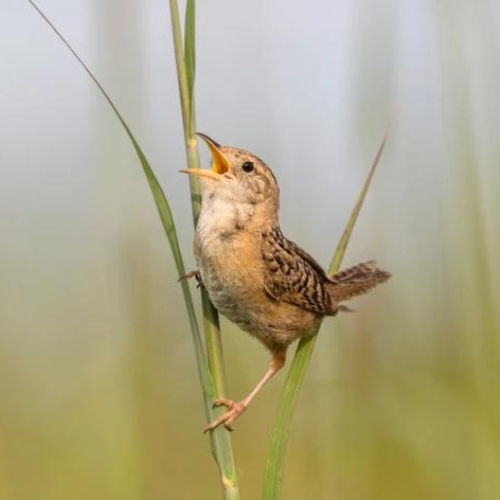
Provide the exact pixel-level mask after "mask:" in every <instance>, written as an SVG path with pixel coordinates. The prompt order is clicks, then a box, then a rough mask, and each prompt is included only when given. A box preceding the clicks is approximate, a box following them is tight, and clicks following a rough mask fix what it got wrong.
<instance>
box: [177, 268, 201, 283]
mask: <svg viewBox="0 0 500 500" xmlns="http://www.w3.org/2000/svg"><path fill="white" fill-rule="evenodd" d="M191 278H196V281H197V282H198V285H197V287H199V286H200V285H201V283H202V281H201V274H200V271H198V270H196V271H189V272H188V273H186V274H184V275H182V276H181V277H180V278H179V279H178V280H177V283H179V281H182V280H189V279H191Z"/></svg>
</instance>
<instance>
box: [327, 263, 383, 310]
mask: <svg viewBox="0 0 500 500" xmlns="http://www.w3.org/2000/svg"><path fill="white" fill-rule="evenodd" d="M390 277H391V274H390V273H389V272H387V271H383V270H382V269H379V268H378V267H377V266H376V265H375V262H374V261H369V262H362V263H361V264H357V265H356V266H353V267H349V268H347V269H344V270H342V271H339V272H338V273H336V274H334V275H332V276H330V283H329V284H328V285H327V286H328V292H329V294H330V297H331V298H332V301H333V302H335V303H339V302H343V301H345V300H349V299H351V298H353V297H356V296H358V295H362V294H364V293H367V292H369V291H370V290H371V289H372V288H374V287H376V286H377V285H378V284H379V283H383V282H384V281H387V280H388V279H389V278H390Z"/></svg>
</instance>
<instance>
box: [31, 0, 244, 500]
mask: <svg viewBox="0 0 500 500" xmlns="http://www.w3.org/2000/svg"><path fill="white" fill-rule="evenodd" d="M28 2H29V3H30V4H31V5H32V6H33V8H34V9H35V10H36V11H37V12H38V14H39V15H40V16H41V17H42V18H43V20H44V21H45V22H46V23H47V24H48V25H49V26H50V27H51V29H52V30H53V31H54V33H55V34H56V35H57V37H58V38H59V39H60V40H61V41H62V42H63V44H64V45H65V46H66V48H67V49H68V50H69V51H70V52H71V54H72V55H73V56H74V57H75V59H76V60H77V61H78V63H79V64H80V65H81V67H82V68H83V69H84V70H85V71H86V73H87V74H88V75H89V76H90V78H91V79H92V81H93V82H94V83H95V85H96V86H97V88H98V89H99V91H100V92H101V93H102V95H103V96H104V98H105V99H106V101H107V102H108V104H109V105H110V106H111V109H112V110H113V112H114V113H115V115H116V117H117V118H118V120H119V122H120V123H121V125H122V126H123V128H124V130H125V132H126V134H127V136H128V138H129V139H130V142H131V143H132V146H133V148H134V150H135V152H136V154H137V156H138V158H139V161H140V164H141V167H142V169H143V172H144V175H145V176H146V179H147V182H148V185H149V187H150V190H151V194H152V195H153V199H154V202H155V205H156V208H157V210H158V214H159V216H160V220H161V223H162V226H163V229H164V231H165V234H166V236H167V238H168V242H169V244H170V248H171V250H172V254H173V257H174V261H175V265H176V268H177V272H178V274H179V276H182V275H184V274H185V266H184V262H183V259H182V253H181V250H180V247H179V241H178V238H177V231H176V228H175V224H174V219H173V216H172V211H171V210H170V206H169V204H168V200H167V198H166V196H165V193H164V191H163V189H162V187H161V185H160V183H159V182H158V179H157V177H156V175H155V174H154V172H153V169H152V168H151V165H150V163H149V161H148V160H147V158H146V155H145V154H144V152H143V150H142V148H141V147H140V146H139V144H138V142H137V140H136V139H135V136H134V135H133V134H132V132H131V129H130V127H129V126H128V124H127V123H126V121H125V119H124V118H123V116H122V114H121V113H120V112H119V110H118V108H117V106H116V105H115V103H114V102H113V100H112V99H111V97H110V96H109V94H108V93H107V92H106V90H105V89H104V87H103V86H102V85H101V83H100V82H99V80H98V79H97V78H96V76H95V75H94V74H93V72H92V71H91V70H90V68H89V67H88V66H87V65H86V64H85V62H84V61H83V60H82V59H81V57H80V56H79V55H78V54H77V52H76V51H75V50H74V49H73V47H72V46H71V45H70V43H69V42H68V41H67V40H66V38H65V37H64V36H63V35H62V34H61V33H60V32H59V30H57V28H56V27H55V26H54V24H53V23H52V22H51V21H50V19H49V18H48V17H47V16H46V15H45V14H44V13H43V12H42V11H41V10H40V8H39V7H38V5H37V4H36V3H35V2H33V1H32V0H28ZM174 3H175V4H176V2H174ZM189 3H192V4H193V5H192V6H191V7H190V8H189V16H187V18H186V20H187V23H186V26H187V27H188V28H189V30H193V34H191V33H190V34H189V37H188V38H187V39H186V40H187V44H188V46H189V45H191V46H190V47H189V51H190V52H191V51H192V54H191V56H190V70H189V71H190V80H189V81H190V82H191V83H190V84H188V79H187V77H186V72H185V71H180V72H179V75H178V78H179V89H180V92H181V106H182V115H183V123H184V132H185V137H186V153H187V158H188V164H189V165H190V166H192V165H193V164H199V156H198V149H197V147H196V139H195V135H194V130H195V129H194V113H193V110H192V108H191V101H192V99H191V98H190V92H189V91H187V90H188V89H189V85H191V86H192V85H193V83H194V2H189ZM171 4H172V2H171ZM175 7H176V9H177V5H175ZM176 12H177V18H178V9H177V10H176ZM179 30H180V28H179ZM173 31H174V41H175V40H176V38H175V37H176V36H177V35H178V33H177V30H176V29H174V30H173ZM181 51H182V42H181ZM178 52H179V51H178V50H177V44H176V61H177V64H178V65H179V64H180V67H181V68H184V60H183V55H182V52H181V53H180V54H179V53H178ZM191 93H192V90H191ZM186 118H187V121H186ZM193 138H194V141H193V140H192V139H193ZM190 187H191V200H192V206H193V217H194V220H195V221H196V219H197V216H198V214H199V206H200V195H199V186H198V184H197V182H191V186H190ZM180 286H181V289H182V293H183V297H184V302H185V305H186V310H187V313H188V319H189V326H190V331H191V335H192V339H193V344H194V348H195V355H196V361H197V366H198V375H199V378H200V383H201V386H202V392H203V402H204V408H205V414H206V418H207V421H211V420H213V419H214V418H216V416H217V414H218V411H215V410H214V409H213V408H212V403H213V400H214V399H215V398H216V397H217V396H218V395H220V394H221V393H222V392H223V375H222V374H223V369H222V358H221V347H220V335H219V329H218V317H217V313H216V311H215V309H214V308H213V306H212V305H211V304H210V302H209V301H208V297H206V294H203V296H202V302H203V316H204V321H203V323H204V327H205V332H206V336H207V351H208V352H209V356H210V362H207V357H206V354H205V352H204V350H203V342H202V340H201V335H200V331H199V326H198V321H197V319H196V312H195V309H194V305H193V299H192V296H191V291H190V289H189V285H188V283H187V281H186V280H183V281H182V282H181V284H180ZM209 341H210V342H209ZM212 373H214V374H215V376H214V377H212ZM210 436H211V445H212V453H213V455H214V457H215V460H216V461H217V464H218V466H219V470H220V473H221V483H222V486H223V492H224V498H225V499H227V500H237V499H238V498H239V492H238V488H237V484H236V469H235V466H234V460H233V454H232V448H231V442H230V439H229V436H228V431H227V430H226V429H218V430H216V431H215V432H212V433H211V435H210Z"/></svg>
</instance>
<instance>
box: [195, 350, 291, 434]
mask: <svg viewBox="0 0 500 500" xmlns="http://www.w3.org/2000/svg"><path fill="white" fill-rule="evenodd" d="M284 364H285V353H284V352H283V351H280V352H275V353H273V358H272V360H271V363H270V365H269V370H267V372H266V373H265V375H264V376H263V377H262V378H261V379H260V380H259V383H258V384H257V385H256V386H255V388H254V389H253V390H252V392H251V393H250V394H249V395H248V396H247V397H246V398H245V399H243V401H240V402H239V403H237V402H235V401H233V400H231V399H225V398H217V399H216V400H215V401H214V408H216V407H218V406H225V407H226V408H227V411H226V412H225V413H224V414H223V415H221V416H220V417H218V418H216V419H215V420H213V421H212V422H210V423H209V424H208V425H207V427H206V428H205V430H204V432H207V431H213V430H214V429H215V428H216V427H218V426H219V425H221V424H223V425H224V427H225V428H226V429H227V430H229V431H232V430H234V429H233V428H232V426H231V424H232V423H233V422H234V421H235V420H236V419H237V418H238V417H239V416H240V415H241V414H242V413H243V412H244V411H245V410H246V409H247V407H248V405H249V404H250V402H251V401H252V399H253V398H254V397H255V396H256V395H257V393H258V392H259V391H260V390H261V389H262V388H263V387H264V386H265V385H266V383H267V382H269V380H270V379H271V378H272V377H273V376H274V374H275V373H276V372H277V371H279V370H280V369H281V368H282V367H283V365H284Z"/></svg>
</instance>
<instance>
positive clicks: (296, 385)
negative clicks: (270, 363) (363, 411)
mask: <svg viewBox="0 0 500 500" xmlns="http://www.w3.org/2000/svg"><path fill="white" fill-rule="evenodd" d="M390 127H391V124H389V126H388V127H387V129H386V132H385V134H384V137H383V139H382V142H381V144H380V146H379V148H378V151H377V154H376V155H375V158H374V160H373V163H372V166H371V168H370V171H369V172H368V176H367V177H366V180H365V182H364V184H363V187H362V189H361V192H360V193H359V195H358V199H357V201H356V204H355V205H354V208H353V210H352V212H351V215H350V217H349V219H348V221H347V224H346V226H345V228H344V232H343V233H342V237H341V238H340V241H339V243H338V245H337V248H336V250H335V253H334V254H333V257H332V260H331V262H330V266H329V268H328V273H329V274H333V273H335V272H337V271H338V270H339V268H340V264H341V263H342V259H343V257H344V254H345V251H346V249H347V245H348V243H349V239H350V238H351V234H352V232H353V229H354V226H355V224H356V221H357V219H358V216H359V212H360V210H361V207H362V205H363V202H364V200H365V197H366V193H367V192H368V188H369V187H370V184H371V181H372V179H373V175H374V173H375V170H376V168H377V165H378V162H379V160H380V156H381V155H382V151H383V149H384V147H385V143H386V141H387V137H388V136H389V131H390ZM318 330H319V328H318ZM318 330H316V331H315V332H314V334H313V335H312V336H311V337H308V338H305V339H302V340H301V341H300V342H299V345H298V346H297V350H296V352H295V356H294V358H293V361H292V363H291V365H290V369H289V370H288V373H287V377H286V380H285V385H284V387H283V392H282V394H281V398H280V403H279V408H278V415H277V417H276V420H275V422H274V425H273V427H272V430H271V439H270V448H269V455H268V458H267V462H266V468H265V472H264V484H263V492H262V498H263V499H264V500H276V499H277V498H279V494H280V488H281V482H282V477H283V468H284V462H285V454H286V445H287V442H288V435H289V432H290V424H291V421H292V416H293V411H294V409H295V404H296V402H297V399H298V396H299V390H300V387H301V386H302V382H303V380H304V376H305V374H306V370H307V367H308V366H309V361H310V359H311V356H312V353H313V350H314V345H315V343H316V338H317V333H318Z"/></svg>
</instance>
